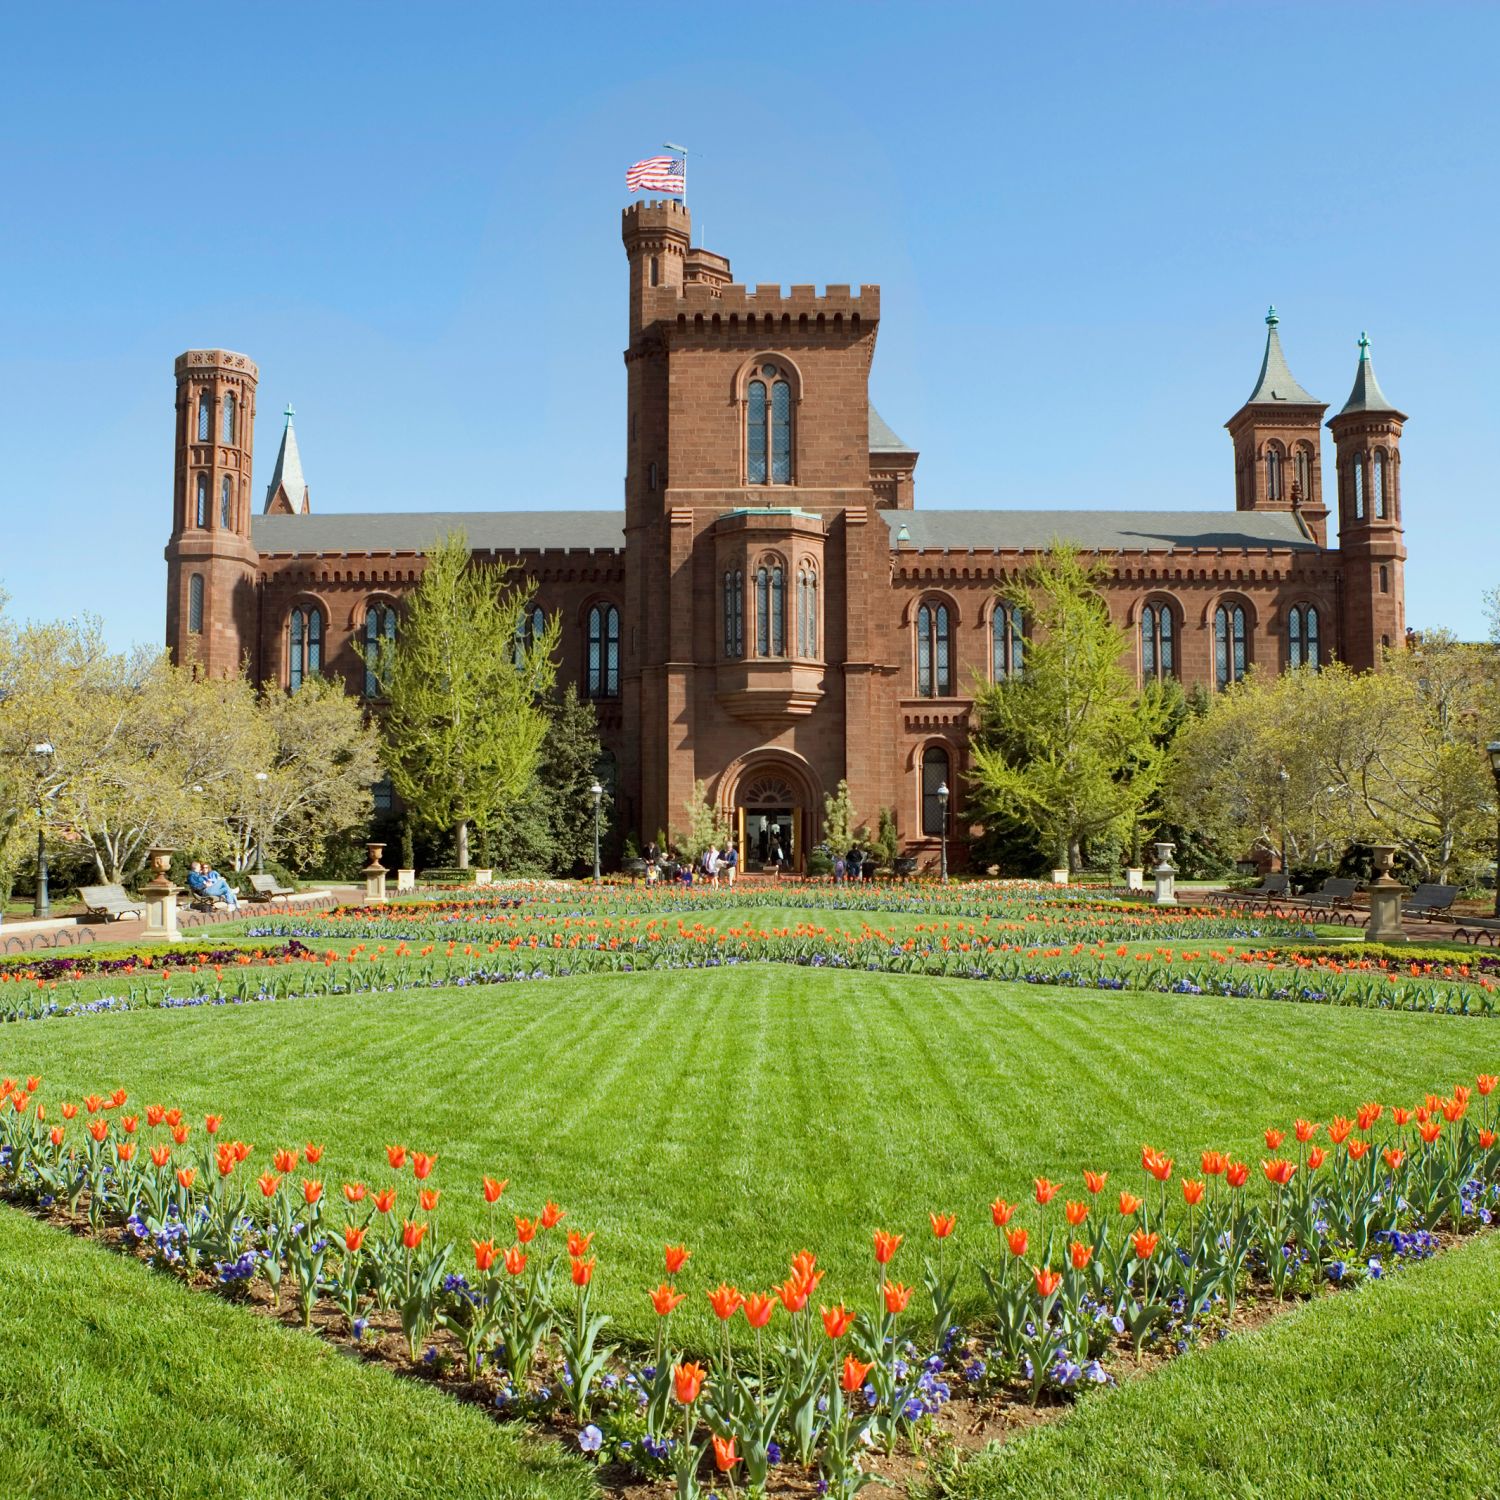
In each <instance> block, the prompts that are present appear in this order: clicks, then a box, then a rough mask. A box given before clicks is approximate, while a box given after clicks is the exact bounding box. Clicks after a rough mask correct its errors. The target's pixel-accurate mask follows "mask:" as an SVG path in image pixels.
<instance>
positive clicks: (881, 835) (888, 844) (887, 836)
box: [871, 807, 901, 870]
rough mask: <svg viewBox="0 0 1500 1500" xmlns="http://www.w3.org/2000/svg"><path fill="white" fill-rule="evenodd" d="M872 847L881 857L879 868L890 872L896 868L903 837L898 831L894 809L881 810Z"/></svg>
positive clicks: (884, 808) (885, 808)
mask: <svg viewBox="0 0 1500 1500" xmlns="http://www.w3.org/2000/svg"><path fill="white" fill-rule="evenodd" d="M871 847H872V848H873V849H874V850H875V852H876V853H877V854H878V855H879V856H880V858H879V860H878V862H877V864H878V867H879V868H881V869H885V870H890V869H893V868H894V867H895V864H896V859H897V857H898V856H899V855H900V853H901V835H900V834H899V833H897V831H896V813H895V810H894V809H893V808H889V807H882V808H881V809H880V816H879V818H878V819H877V820H876V828H875V838H874V840H873V842H872V844H871Z"/></svg>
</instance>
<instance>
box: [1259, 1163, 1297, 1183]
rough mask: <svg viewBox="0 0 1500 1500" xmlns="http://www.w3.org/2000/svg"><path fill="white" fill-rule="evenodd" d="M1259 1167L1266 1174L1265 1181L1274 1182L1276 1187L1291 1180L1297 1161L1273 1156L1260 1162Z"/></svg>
mask: <svg viewBox="0 0 1500 1500" xmlns="http://www.w3.org/2000/svg"><path fill="white" fill-rule="evenodd" d="M1260 1169H1261V1171H1262V1172H1264V1173H1265V1174H1266V1181H1267V1182H1274V1183H1275V1184H1276V1186H1277V1187H1285V1186H1286V1185H1287V1183H1289V1182H1290V1181H1291V1180H1292V1174H1293V1173H1294V1172H1295V1171H1296V1170H1297V1163H1296V1162H1294V1161H1287V1160H1285V1159H1284V1158H1280V1157H1273V1158H1272V1159H1271V1160H1270V1161H1263V1162H1261V1164H1260Z"/></svg>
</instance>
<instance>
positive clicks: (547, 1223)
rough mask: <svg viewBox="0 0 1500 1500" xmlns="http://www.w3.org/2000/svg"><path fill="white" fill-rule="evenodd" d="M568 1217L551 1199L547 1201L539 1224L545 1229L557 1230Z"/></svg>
mask: <svg viewBox="0 0 1500 1500" xmlns="http://www.w3.org/2000/svg"><path fill="white" fill-rule="evenodd" d="M566 1217H567V1214H566V1213H565V1212H564V1210H562V1209H560V1208H559V1207H558V1206H557V1205H556V1204H555V1203H554V1202H553V1201H552V1200H551V1199H550V1198H549V1199H548V1200H547V1204H546V1207H545V1208H543V1209H542V1216H541V1219H540V1220H539V1222H540V1224H541V1226H542V1228H543V1229H555V1228H556V1227H557V1225H558V1224H560V1223H561V1222H562V1220H563V1219H565V1218H566Z"/></svg>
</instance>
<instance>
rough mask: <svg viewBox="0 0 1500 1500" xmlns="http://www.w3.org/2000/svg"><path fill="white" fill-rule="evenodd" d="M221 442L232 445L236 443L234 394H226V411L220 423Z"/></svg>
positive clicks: (230, 392)
mask: <svg viewBox="0 0 1500 1500" xmlns="http://www.w3.org/2000/svg"><path fill="white" fill-rule="evenodd" d="M219 432H220V438H219V441H220V442H222V443H232V442H233V441H234V392H233V391H226V392H225V394H224V410H223V415H222V417H221V419H220V422H219Z"/></svg>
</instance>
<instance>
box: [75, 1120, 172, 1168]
mask: <svg viewBox="0 0 1500 1500" xmlns="http://www.w3.org/2000/svg"><path fill="white" fill-rule="evenodd" d="M50 1133H51V1138H52V1144H53V1145H54V1146H60V1145H62V1143H63V1136H64V1134H65V1133H66V1132H65V1131H64V1130H63V1127H62V1126H61V1125H54V1126H53V1127H52V1130H51V1132H50ZM151 1154H152V1156H155V1155H156V1153H155V1152H154V1151H153V1152H152V1153H151ZM161 1165H162V1163H161V1162H157V1166H161Z"/></svg>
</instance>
